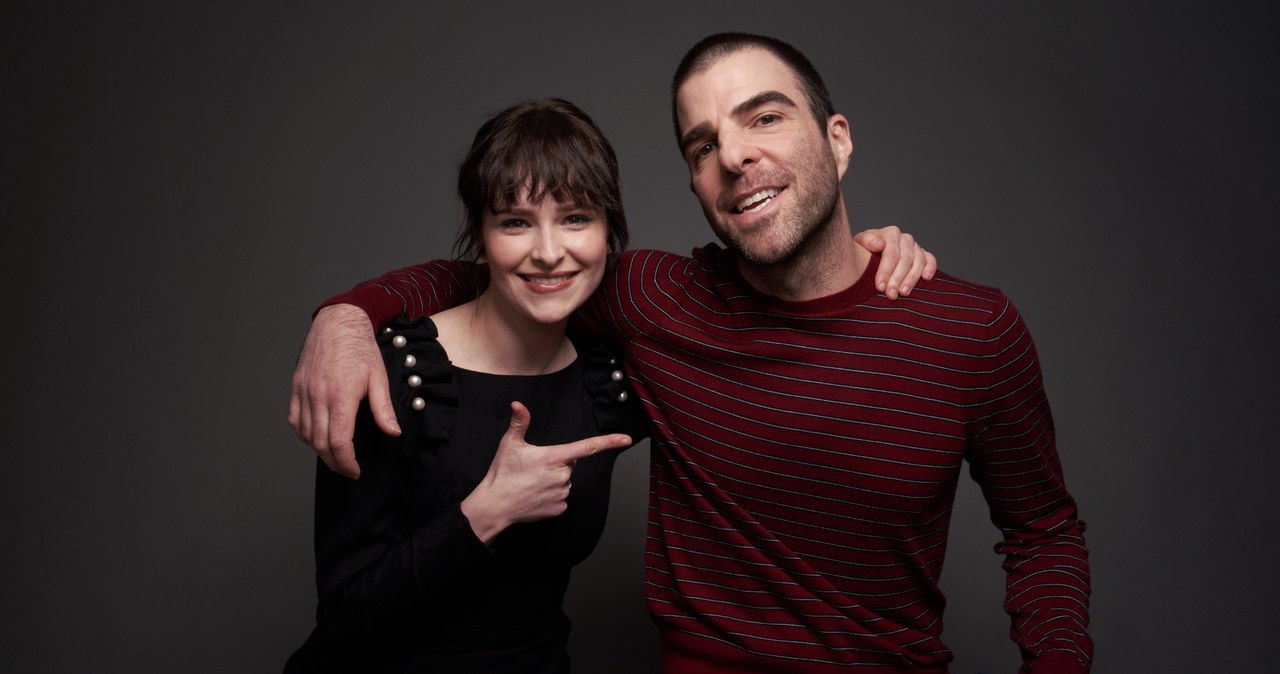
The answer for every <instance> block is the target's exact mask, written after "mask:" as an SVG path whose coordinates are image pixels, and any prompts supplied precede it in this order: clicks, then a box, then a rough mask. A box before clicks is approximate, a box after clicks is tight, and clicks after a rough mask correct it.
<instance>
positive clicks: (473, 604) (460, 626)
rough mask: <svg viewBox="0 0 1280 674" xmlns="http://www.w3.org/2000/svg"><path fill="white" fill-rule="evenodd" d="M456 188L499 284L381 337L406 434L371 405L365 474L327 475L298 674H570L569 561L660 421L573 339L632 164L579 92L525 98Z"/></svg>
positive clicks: (482, 134) (478, 149) (478, 252)
mask: <svg viewBox="0 0 1280 674" xmlns="http://www.w3.org/2000/svg"><path fill="white" fill-rule="evenodd" d="M458 193H459V195H460V196H461V198H462V201H463V203H464V205H465V208H466V212H467V217H466V222H465V225H464V227H463V230H462V232H461V233H460V235H459V238H458V243H457V248H458V252H459V253H460V256H461V257H464V258H468V259H474V260H483V261H486V262H487V263H488V265H487V272H488V283H487V288H486V290H485V291H484V292H483V293H482V294H481V295H480V296H479V297H478V298H476V299H475V300H473V301H472V302H470V303H468V304H465V305H463V306H460V307H457V308H455V309H452V310H449V311H446V312H443V313H440V314H437V315H435V316H433V317H432V318H431V319H430V320H426V319H424V320H422V321H419V322H417V323H415V324H413V325H397V326H395V327H394V328H392V329H389V331H388V332H385V333H384V334H382V335H381V336H380V338H379V343H380V345H381V348H382V351H383V355H384V359H385V361H386V364H387V368H388V375H389V377H390V381H391V382H392V390H393V395H395V396H397V398H398V400H397V414H398V416H399V421H400V424H401V427H402V428H404V429H405V433H404V434H403V435H401V436H400V437H399V438H388V437H386V436H384V435H383V434H382V433H380V432H378V431H377V429H376V428H375V427H374V424H373V422H372V419H371V418H370V417H369V414H368V409H367V408H366V409H364V410H362V412H361V415H362V418H361V420H360V421H359V422H358V425H357V433H356V440H355V442H356V447H357V456H358V459H359V461H360V464H361V466H363V467H364V471H363V473H362V476H361V478H360V480H358V481H351V480H347V479H346V478H343V477H340V476H338V475H335V474H333V473H331V472H330V471H329V470H327V469H325V468H324V467H323V466H320V467H319V469H318V471H317V480H316V564H317V585H318V589H319V594H320V601H319V608H318V610H317V622H318V626H317V627H316V629H315V630H314V631H313V633H312V634H311V637H310V638H309V639H308V640H307V642H306V644H304V645H303V647H302V648H301V649H299V650H298V651H297V652H296V653H294V655H293V657H292V658H290V660H289V663H288V664H287V665H286V666H285V671H286V672H316V671H335V672H336V671H359V672H365V671H387V672H392V671H448V672H567V671H568V670H569V658H568V655H567V653H566V650H565V646H566V643H567V641H568V634H569V620H568V618H567V617H566V616H565V614H564V611H563V610H562V603H563V598H564V593H565V588H566V586H567V584H568V580H569V571H570V569H571V568H572V567H573V566H574V565H575V564H577V563H578V562H580V561H582V560H583V559H585V558H586V556H587V555H588V554H589V553H590V552H591V550H592V548H594V546H595V544H596V542H597V540H598V539H599V537H600V534H601V531H602V530H603V527H604V521H605V514H606V511H607V507H608V497H609V480H610V474H611V471H612V467H613V462H614V458H615V456H616V454H617V451H619V450H621V449H624V448H626V447H628V446H630V445H631V444H632V443H633V441H634V440H635V439H638V437H639V435H640V434H642V433H643V432H644V418H643V413H642V411H641V410H640V409H639V407H638V401H637V400H636V399H635V398H634V396H630V395H629V391H628V390H627V384H626V382H625V378H624V377H623V376H622V371H621V368H620V367H619V366H618V365H617V361H616V357H615V356H614V355H613V354H612V353H611V352H610V350H609V349H608V348H607V347H606V346H604V345H601V344H589V343H585V342H578V341H573V340H570V339H568V338H567V337H566V336H565V326H566V324H567V322H568V320H569V316H570V314H572V313H573V311H574V310H575V309H577V308H578V307H579V306H581V304H582V303H583V302H584V301H585V300H586V299H587V297H588V296H590V295H591V293H592V292H593V291H594V290H595V289H596V286H598V285H599V283H600V279H601V277H602V275H603V272H604V267H605V265H606V264H607V261H608V253H609V252H610V251H619V250H621V249H622V248H623V247H625V245H626V241H627V227H626V219H625V217H624V215H623V212H622V199H621V190H620V187H619V181H618V168H617V160H616V158H615V156H614V153H613V150H612V148H611V147H610V145H609V143H608V142H607V141H606V140H605V138H604V136H603V134H601V133H600V130H599V129H598V128H597V127H596V126H595V124H594V123H593V122H592V121H591V119H590V118H589V117H587V115H586V114H585V113H583V112H582V111H581V110H579V109H578V108H577V107H575V106H574V105H572V104H570V103H568V102H566V101H563V100H558V99H548V100H546V101H541V102H531V103H522V104H519V105H516V106H514V107H511V108H508V109H507V110H504V111H503V112H501V113H498V114H497V115H496V116H494V117H493V118H491V119H490V120H489V121H487V122H486V123H485V124H484V125H483V126H481V127H480V129H479V131H478V132H477V133H476V137H475V140H474V142H473V143H472V146H471V150H470V152H469V153H468V154H467V157H466V158H465V159H464V161H463V162H462V165H461V167H460V169H459V176H458ZM480 269H485V268H484V267H481V268H480ZM422 410H426V411H425V412H422ZM508 418H510V427H508ZM526 438H527V440H528V442H529V443H531V444H532V445H538V446H539V447H530V446H528V445H525V444H523V441H524V440H525V439H526ZM583 438H590V440H588V441H583V442H575V441H580V440H582V439H583ZM561 443H570V444H564V445H561ZM500 445H501V446H500ZM547 445H559V446H554V447H545V446H547ZM495 448H498V449H497V450H496V451H495Z"/></svg>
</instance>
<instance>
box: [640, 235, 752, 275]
mask: <svg viewBox="0 0 1280 674" xmlns="http://www.w3.org/2000/svg"><path fill="white" fill-rule="evenodd" d="M727 264H732V261H731V259H730V257H729V255H728V253H727V251H725V250H724V249H723V248H721V247H720V246H718V245H716V244H714V243H708V244H706V245H705V246H701V247H699V248H694V249H693V251H692V252H691V253H689V254H688V255H680V254H677V253H670V252H667V251H664V250H653V249H649V248H638V249H633V250H628V251H626V252H624V253H622V254H621V255H619V256H618V259H617V268H618V270H619V271H620V272H621V273H623V274H624V275H627V276H634V275H638V274H643V273H644V272H645V271H646V270H663V271H664V274H663V275H664V276H666V277H667V278H688V277H692V276H694V275H697V274H699V273H701V274H717V273H720V272H721V271H722V270H723V269H724V268H725V265H727Z"/></svg>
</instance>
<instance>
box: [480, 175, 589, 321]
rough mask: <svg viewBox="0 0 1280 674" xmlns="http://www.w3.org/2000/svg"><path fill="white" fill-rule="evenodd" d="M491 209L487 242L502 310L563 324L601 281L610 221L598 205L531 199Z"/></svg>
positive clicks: (493, 295) (493, 292)
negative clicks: (496, 211) (492, 211)
mask: <svg viewBox="0 0 1280 674" xmlns="http://www.w3.org/2000/svg"><path fill="white" fill-rule="evenodd" d="M528 197H529V192H528V190H525V192H524V194H522V195H521V196H520V200H519V201H518V202H517V203H516V204H515V205H513V206H512V207H511V208H510V209H509V210H506V211H503V212H500V213H489V212H486V213H485V216H484V231H483V233H482V242H483V245H484V248H483V252H484V257H485V258H486V259H487V261H488V263H489V294H490V295H491V299H492V300H494V301H495V302H498V303H499V304H500V305H501V306H500V309H501V310H503V311H504V312H506V311H509V312H512V313H514V314H515V315H517V316H522V317H524V318H526V319H528V320H531V321H534V322H537V323H544V324H550V323H563V322H565V321H566V320H567V319H568V318H569V315H570V314H572V313H573V311H574V310H575V309H577V308H578V307H580V306H582V304H583V302H586V301H587V298H588V297H589V296H590V295H591V293H593V292H595V289H596V287H597V286H599V285H600V279H601V278H602V277H603V276H604V266H605V258H606V257H607V255H608V243H607V239H608V223H607V222H606V221H605V220H606V218H605V214H604V211H603V210H601V209H598V208H592V207H584V206H578V205H576V204H562V203H559V202H557V201H556V200H555V199H553V198H552V197H549V196H548V197H546V198H544V199H543V200H542V201H540V202H538V203H534V204H531V203H529V201H528Z"/></svg>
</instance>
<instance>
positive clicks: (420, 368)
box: [378, 317, 458, 438]
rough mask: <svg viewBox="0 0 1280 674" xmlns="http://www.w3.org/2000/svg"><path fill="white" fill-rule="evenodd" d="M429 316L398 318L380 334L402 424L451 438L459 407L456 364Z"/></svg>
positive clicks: (404, 428)
mask: <svg viewBox="0 0 1280 674" xmlns="http://www.w3.org/2000/svg"><path fill="white" fill-rule="evenodd" d="M439 336H440V335H439V332H438V330H437V329H436V325H435V323H434V322H432V320H431V319H430V318H426V317H422V318H419V319H417V320H414V321H409V320H406V319H396V320H394V321H392V322H391V325H389V326H387V327H386V328H384V329H383V330H382V332H381V333H379V334H378V347H379V349H381V351H382V361H383V364H384V365H385V366H386V368H387V384H388V387H389V389H390V392H391V403H392V405H393V406H394V407H395V410H396V419H397V421H399V422H400V428H401V429H403V430H405V431H406V432H409V431H414V432H421V433H423V434H425V435H427V436H428V437H439V438H444V437H448V432H449V428H450V427H451V426H452V425H453V416H454V413H455V411H456V410H457V407H458V389H457V384H456V383H455V382H454V371H453V365H452V364H451V363H450V362H449V355H448V354H447V353H446V352H445V350H444V347H443V346H442V345H441V344H440V340H439Z"/></svg>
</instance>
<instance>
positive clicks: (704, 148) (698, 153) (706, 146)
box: [693, 143, 716, 159]
mask: <svg viewBox="0 0 1280 674" xmlns="http://www.w3.org/2000/svg"><path fill="white" fill-rule="evenodd" d="M715 149H716V144H715V143H703V144H702V145H699V146H698V147H697V149H695V150H694V151H693V156H694V157H696V158H699V159H701V158H702V157H705V156H707V155H709V154H711V153H712V152H713V151H714V150H715Z"/></svg>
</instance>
